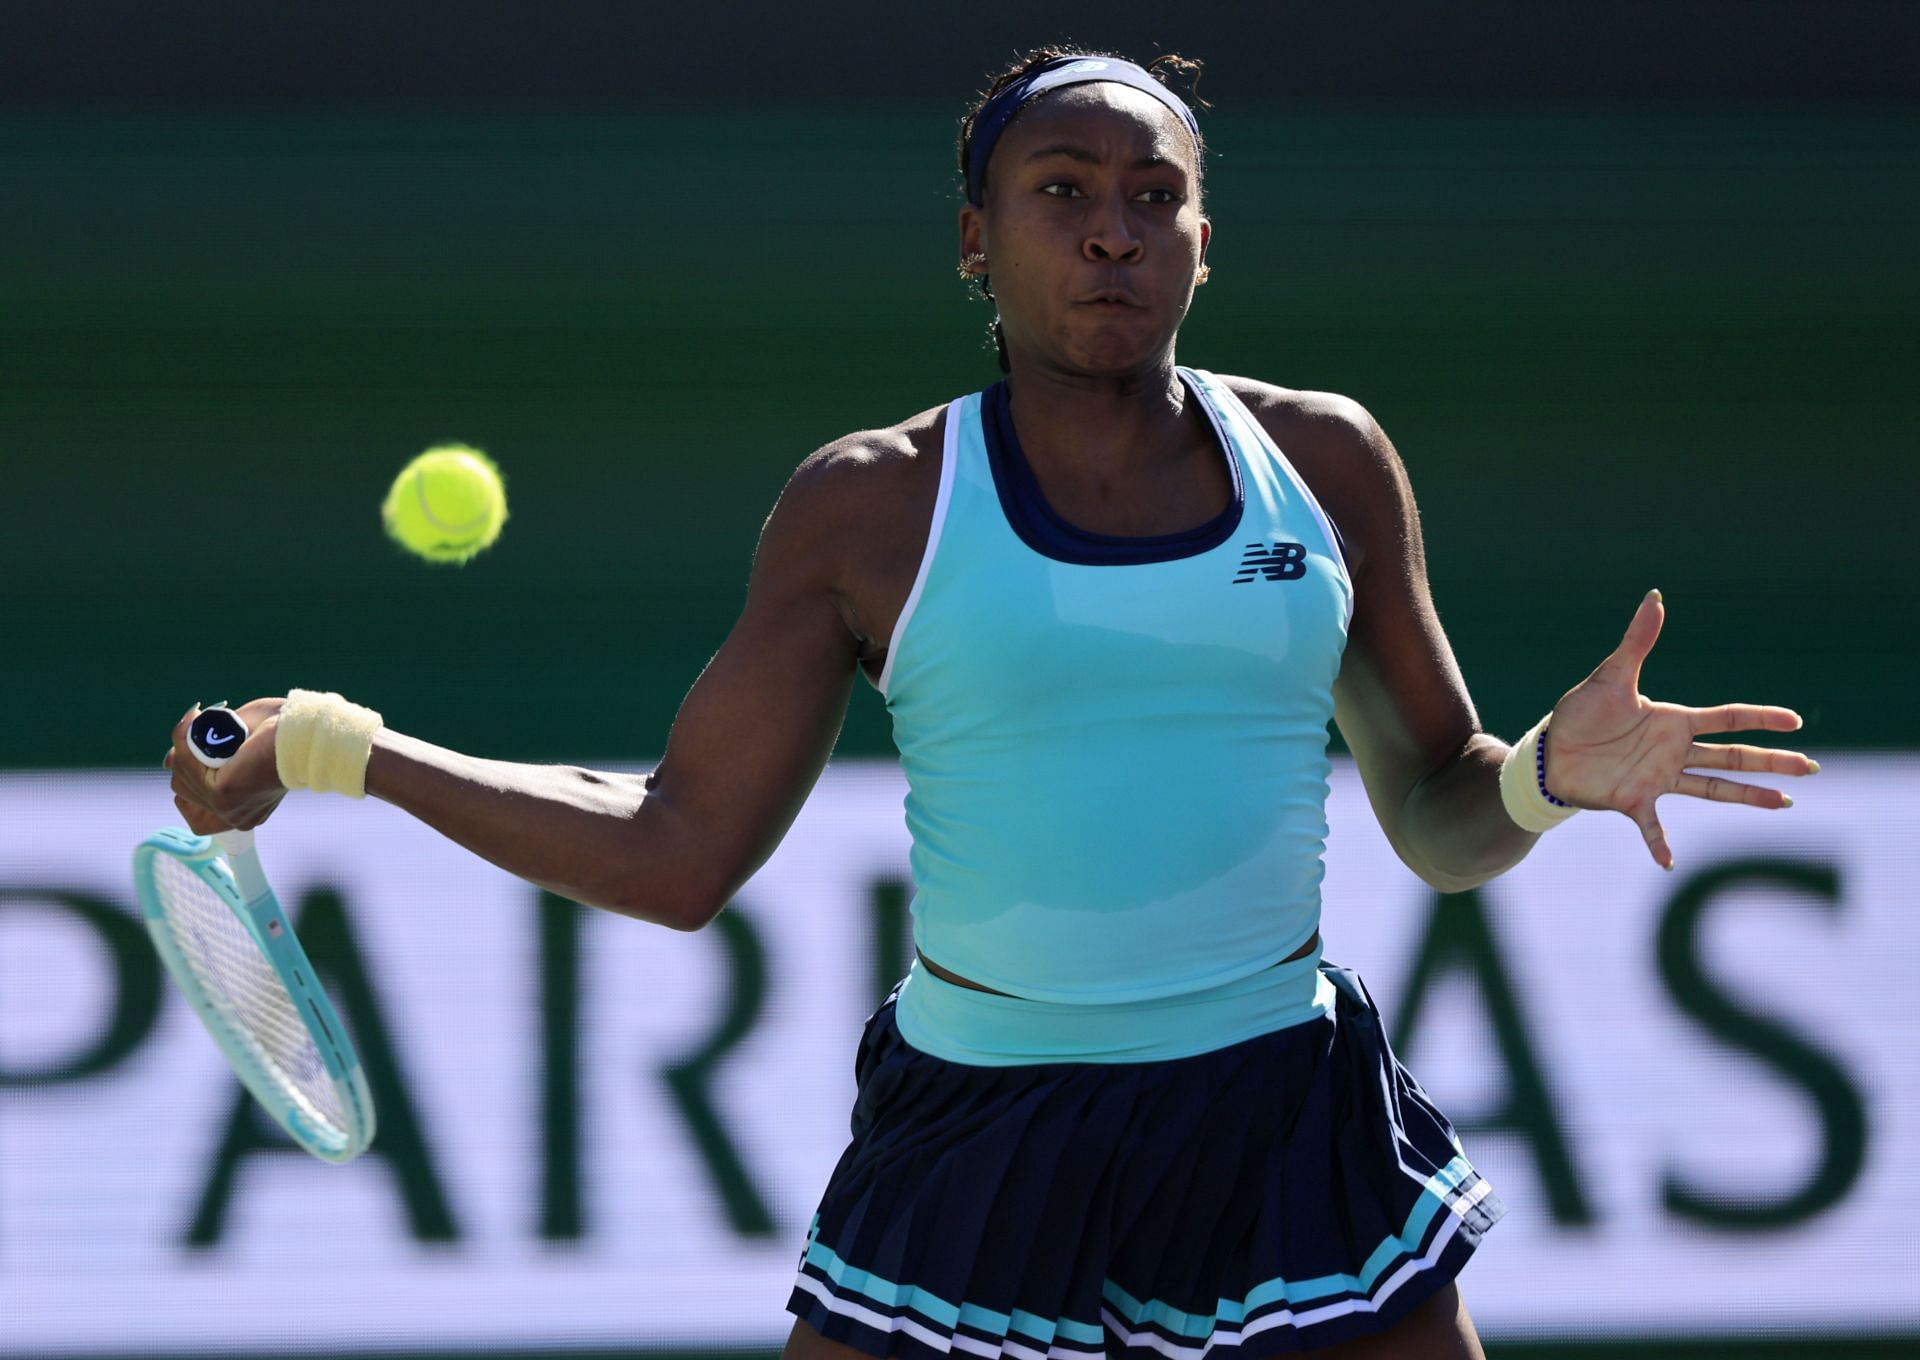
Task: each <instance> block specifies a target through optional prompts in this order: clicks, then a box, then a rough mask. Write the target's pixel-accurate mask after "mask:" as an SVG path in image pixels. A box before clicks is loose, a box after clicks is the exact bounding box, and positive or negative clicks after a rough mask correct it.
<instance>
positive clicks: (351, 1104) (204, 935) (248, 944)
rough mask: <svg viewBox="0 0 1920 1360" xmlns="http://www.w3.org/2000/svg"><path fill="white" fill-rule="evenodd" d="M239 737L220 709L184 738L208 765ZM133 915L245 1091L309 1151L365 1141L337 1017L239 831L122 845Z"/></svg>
mask: <svg viewBox="0 0 1920 1360" xmlns="http://www.w3.org/2000/svg"><path fill="white" fill-rule="evenodd" d="M246 737H247V728H246V724H245V723H244V722H242V721H241V719H240V718H239V716H238V715H236V714H235V713H233V712H232V711H231V710H230V709H227V708H225V707H215V708H210V709H206V710H205V711H203V712H202V713H201V714H200V715H199V716H198V717H197V718H195V719H194V720H193V724H192V726H191V727H190V728H189V730H188V733H187V745H188V747H189V748H191V750H192V751H193V753H194V755H195V756H196V757H198V758H199V759H200V760H201V761H202V762H203V763H204V764H207V765H210V766H215V767H218V766H220V765H224V764H226V762H227V758H228V757H229V756H230V755H231V754H232V752H233V751H234V750H236V749H237V748H238V747H239V745H240V743H241V742H243V741H245V740H246ZM133 885H134V890H135V892H136V893H137V894H138V895H139V898H140V914H141V916H142V918H143V919H144V920H145V922H146V926H147V932H148V933H149V934H150V935H152V936H153V943H154V947H155V948H156V949H157V950H158V951H159V953H160V959H161V962H163V963H164V964H166V967H167V971H168V972H169V973H171V974H172V975H173V980H174V982H176V983H177V984H178V985H179V987H180V990H181V991H182V992H184V993H186V997H187V1000H188V1001H189V1002H190V1003H192V1005H193V1009H194V1010H195V1011H196V1012H198V1013H199V1016H200V1019H201V1020H202V1021H204V1022H205V1023H206V1027H207V1031H208V1033H210V1034H212V1035H213V1039H214V1042H215V1043H217V1044H218V1045H219V1046H220V1051H221V1052H223V1053H225V1054H226V1056H227V1061H228V1062H230V1063H231V1064H232V1065H233V1070H234V1072H235V1074H236V1075H238V1076H239V1078H240V1080H241V1082H242V1083H243V1084H244V1085H245V1086H246V1088H247V1090H249V1091H251V1092H252V1093H253V1097H254V1099H256V1100H258V1101H259V1102H260V1104H261V1105H262V1107H264V1108H265V1109H266V1111H267V1113H268V1114H270V1115H272V1116H273V1117H274V1119H275V1120H277V1121H278V1122H279V1124H280V1126H281V1127H282V1128H283V1129H285V1130H286V1131H287V1133H288V1135H289V1136H290V1137H292V1139H293V1140H294V1141H295V1142H296V1143H298V1144H299V1145H300V1146H301V1147H303V1148H305V1149H306V1150H307V1151H308V1152H311V1153H312V1154H313V1155H314V1156H316V1157H318V1158H320V1159H321V1160H323V1161H328V1162H346V1161H351V1160H352V1159H353V1158H355V1157H357V1156H359V1155H360V1154H361V1153H362V1152H364V1151H365V1150H366V1147H367V1144H368V1143H370V1142H372V1141H373V1132H374V1114H373V1096H372V1093H371V1092H370V1091H369V1090H368V1089H367V1078H366V1074H365V1072H364V1071H363V1070H362V1069H361V1066H360V1057H359V1054H357V1053H356V1052H355V1051H354V1047H353V1041H352V1040H351V1039H350V1038H348V1036H347V1031H346V1027H345V1026H343V1025H342V1024H341V1023H340V1017H339V1015H338V1014H337V1013H336V1012H335V1011H334V1008H333V1003H332V1002H331V1001H330V1000H328V998H327V994H326V992H325V991H324V990H322V988H321V986H320V980H319V978H317V977H316V976H315V975H314V971H313V965H312V964H311V963H309V962H308V961H307V953H306V951H305V950H304V949H302V948H301V947H300V941H299V940H298V939H297V938H296V937H295V936H294V933H293V927H292V926H291V925H289V924H288V922H287V916H286V913H285V912H284V911H282V910H281V909H280V903H279V901H278V900H277V899H276V898H275V897H274V895H273V888H272V886H271V885H270V884H269V883H268V882H267V876H266V874H265V873H264V872H263V871H262V870H261V868H260V859H259V856H258V855H256V854H255V853H254V848H253V833H252V832H251V831H222V832H219V833H218V834H216V835H213V836H196V835H194V834H193V833H192V832H190V831H186V830H183V829H181V828H178V827H170V828H168V829H167V830H165V831H156V832H155V833H154V834H153V835H151V836H149V837H147V838H146V840H144V841H142V842H141V843H140V845H139V847H138V848H137V849H135V850H134V852H133Z"/></svg>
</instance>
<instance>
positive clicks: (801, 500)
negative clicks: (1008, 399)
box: [762, 407, 946, 673]
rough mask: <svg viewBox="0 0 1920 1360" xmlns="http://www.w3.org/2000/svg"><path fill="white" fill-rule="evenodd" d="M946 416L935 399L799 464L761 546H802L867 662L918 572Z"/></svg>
mask: <svg viewBox="0 0 1920 1360" xmlns="http://www.w3.org/2000/svg"><path fill="white" fill-rule="evenodd" d="M945 417H946V408H945V407H934V408H932V409H930V410H926V411H922V412H920V413H919V414H917V415H914V416H911V417H909V418H908V419H906V420H903V421H901V422H900V423H898V424H896V425H889V426H886V427H884V428H880V429H873V430H861V431H858V432H856V433H854V434H850V435H847V436H845V437H844V438H841V439H836V440H834V441H833V442H832V443H831V444H827V445H825V446H824V447H822V448H820V449H819V450H817V451H816V452H814V453H813V454H811V455H810V456H808V457H807V458H806V460H805V461H803V462H802V463H801V464H800V466H799V467H798V468H797V469H795V471H794V474H793V477H792V478H791V479H790V480H789V481H788V483H787V486H786V489H785V490H784V491H782V492H781V495H780V501H779V503H778V504H777V505H776V506H775V507H774V511H773V514H772V515H771V516H770V517H769V519H768V521H767V529H766V532H765V533H764V534H763V536H762V553H763V554H764V553H765V552H766V550H767V546H768V544H769V542H770V541H771V540H772V539H774V538H775V537H776V535H777V536H778V538H779V539H780V540H782V542H783V543H791V544H792V546H793V547H795V548H796V549H797V550H798V555H800V556H802V557H804V559H805V560H806V561H807V563H808V565H809V569H810V571H811V572H814V573H817V574H818V575H817V577H816V579H817V580H818V581H819V582H820V583H821V584H822V585H824V586H825V587H826V588H828V589H830V590H831V591H832V592H833V594H834V596H835V599H836V604H837V605H838V606H839V608H840V610H841V613H842V617H843V618H844V619H845V620H846V623H847V627H848V629H849V631H851V632H852V633H853V635H854V636H855V637H856V638H857V639H858V641H859V655H860V658H861V660H862V662H863V663H869V662H871V661H872V659H873V658H884V656H885V651H886V646H887V641H888V639H889V638H890V637H891V636H892V632H893V623H894V620H895V619H897V618H898V617H899V615H900V611H901V609H902V608H904V607H905V605H906V598H907V595H908V593H909V592H910V591H911V590H912V588H913V579H914V577H915V575H917V574H918V572H919V568H920V557H921V554H922V552H923V550H924V549H925V547H926V542H927V529H928V526H929V525H930V524H931V523H932V520H933V506H934V501H935V500H936V499H937V498H938V495H939V490H940V449H941V441H942V439H943V436H944V433H945ZM870 669H874V670H875V673H877V665H874V666H870Z"/></svg>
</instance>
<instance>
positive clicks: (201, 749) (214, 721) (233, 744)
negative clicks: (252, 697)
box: [187, 704, 247, 770]
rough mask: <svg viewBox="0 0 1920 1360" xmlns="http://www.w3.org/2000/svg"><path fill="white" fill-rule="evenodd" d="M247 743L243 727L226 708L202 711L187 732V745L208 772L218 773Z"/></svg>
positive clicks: (222, 705)
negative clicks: (241, 746)
mask: <svg viewBox="0 0 1920 1360" xmlns="http://www.w3.org/2000/svg"><path fill="white" fill-rule="evenodd" d="M246 739H247V725H246V723H244V722H242V721H241V720H240V715H239V714H238V713H235V712H234V711H233V710H232V709H230V708H228V707H227V706H226V705H225V704H215V705H214V706H213V707H212V708H207V709H202V710H201V711H200V714H199V716H197V717H196V718H194V720H193V723H192V724H191V725H190V726H189V727H188V728H187V745H188V746H189V747H191V748H192V750H193V754H194V756H195V757H196V758H197V759H198V760H199V761H200V763H201V764H202V765H205V766H206V767H207V768H208V769H210V770H217V769H219V768H220V767H221V766H222V765H225V764H226V763H227V762H228V761H229V760H231V759H233V753H234V752H235V751H237V750H239V749H240V744H241V743H242V742H244V741H245V740H246Z"/></svg>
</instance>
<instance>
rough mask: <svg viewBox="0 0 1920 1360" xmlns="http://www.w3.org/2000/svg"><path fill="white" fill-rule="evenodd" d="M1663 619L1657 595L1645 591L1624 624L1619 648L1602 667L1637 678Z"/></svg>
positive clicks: (1658, 634) (1664, 615)
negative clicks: (1625, 625) (1629, 619)
mask: <svg viewBox="0 0 1920 1360" xmlns="http://www.w3.org/2000/svg"><path fill="white" fill-rule="evenodd" d="M1666 617H1667V607H1666V605H1665V604H1664V603H1662V601H1661V599H1660V592H1659V591H1657V590H1649V591H1648V592H1647V593H1646V594H1645V595H1644V596H1642V597H1641V599H1640V607H1639V608H1638V609H1636V610H1634V611H1633V621H1632V622H1630V623H1629V624H1628V625H1627V631H1626V634H1625V635H1624V636H1623V637H1622V638H1621V639H1620V645H1619V646H1618V647H1615V648H1614V649H1613V655H1612V656H1609V657H1608V658H1607V659H1606V660H1605V661H1604V662H1602V663H1601V665H1602V667H1603V668H1606V667H1611V668H1613V669H1615V670H1620V671H1624V672H1626V673H1627V674H1629V675H1632V676H1635V677H1638V676H1639V674H1640V666H1641V663H1643V662H1644V661H1646V659H1647V653H1649V652H1651V651H1652V650H1653V644H1654V643H1655V642H1656V641H1657V640H1658V639H1659V637H1660V625H1661V624H1662V623H1663V622H1664V621H1665V620H1666ZM1637 687H1638V685H1637V679H1636V688H1637Z"/></svg>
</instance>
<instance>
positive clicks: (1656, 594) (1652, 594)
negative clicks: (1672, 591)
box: [1647, 589, 1667, 604]
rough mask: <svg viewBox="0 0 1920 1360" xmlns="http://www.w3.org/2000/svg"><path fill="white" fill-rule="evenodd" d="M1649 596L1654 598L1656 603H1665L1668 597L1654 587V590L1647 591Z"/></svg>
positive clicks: (1651, 598)
mask: <svg viewBox="0 0 1920 1360" xmlns="http://www.w3.org/2000/svg"><path fill="white" fill-rule="evenodd" d="M1647 598H1648V599H1650V600H1652V601H1653V602H1654V603H1655V604H1664V603H1666V598H1667V597H1666V596H1664V595H1662V594H1661V593H1660V592H1659V590H1658V589H1654V590H1649V591H1648V592H1647Z"/></svg>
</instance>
